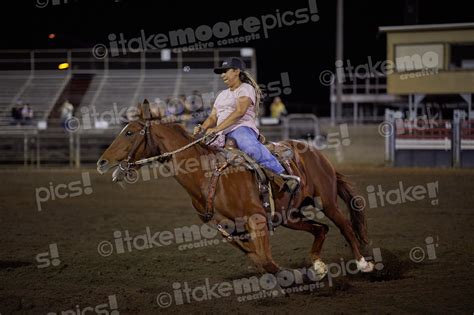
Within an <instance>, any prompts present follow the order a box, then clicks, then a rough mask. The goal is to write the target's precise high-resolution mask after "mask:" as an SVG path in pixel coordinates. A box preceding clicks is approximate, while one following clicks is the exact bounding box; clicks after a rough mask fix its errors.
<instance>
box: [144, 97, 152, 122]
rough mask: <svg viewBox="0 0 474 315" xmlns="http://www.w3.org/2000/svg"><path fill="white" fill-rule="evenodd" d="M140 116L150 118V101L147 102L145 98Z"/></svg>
mask: <svg viewBox="0 0 474 315" xmlns="http://www.w3.org/2000/svg"><path fill="white" fill-rule="evenodd" d="M142 117H143V119H150V118H151V113H150V103H149V102H148V100H147V99H145V100H144V101H143V104H142Z"/></svg>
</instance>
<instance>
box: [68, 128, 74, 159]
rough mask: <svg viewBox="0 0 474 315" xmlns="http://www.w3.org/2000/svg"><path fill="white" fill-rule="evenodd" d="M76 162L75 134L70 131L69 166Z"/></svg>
mask: <svg viewBox="0 0 474 315" xmlns="http://www.w3.org/2000/svg"><path fill="white" fill-rule="evenodd" d="M73 164H74V134H73V133H72V132H69V166H72V165H73Z"/></svg>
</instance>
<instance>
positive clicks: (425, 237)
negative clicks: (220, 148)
mask: <svg viewBox="0 0 474 315" xmlns="http://www.w3.org/2000/svg"><path fill="white" fill-rule="evenodd" d="M340 171H342V172H343V173H345V174H347V175H349V177H350V179H351V180H352V181H353V182H355V183H356V185H357V188H358V190H359V191H360V195H361V196H363V197H364V198H365V199H366V200H367V202H368V205H369V206H368V207H367V209H366V211H367V212H366V213H367V218H368V228H369V237H370V240H371V244H370V246H369V247H368V248H367V250H366V253H365V254H366V255H371V256H373V257H375V258H376V259H377V261H378V262H381V263H383V265H384V268H383V269H382V270H381V271H378V272H377V273H376V274H374V275H371V276H362V275H360V274H353V273H354V272H351V271H350V267H351V266H352V267H353V264H351V259H352V258H353V257H352V255H351V252H350V250H349V248H348V247H347V245H346V243H345V241H344V239H343V237H342V235H341V234H340V233H339V230H338V229H337V228H336V227H335V226H334V225H333V224H332V223H329V222H328V221H327V219H326V218H322V219H321V222H325V223H327V224H329V225H330V232H329V234H328V238H327V241H326V242H325V244H324V247H323V252H322V255H323V256H322V257H323V259H324V261H325V262H326V263H327V264H329V265H330V266H331V268H330V273H331V275H328V277H327V278H326V279H325V280H323V281H322V282H321V283H320V287H319V288H314V287H313V288H312V289H313V290H312V291H310V289H309V288H308V287H307V288H306V289H305V288H304V287H303V288H302V290H303V292H298V293H290V294H289V295H286V296H282V295H279V296H276V297H264V295H263V294H264V293H263V292H251V294H244V293H245V292H244V293H242V292H238V290H237V289H236V288H235V283H236V282H235V281H240V280H242V279H243V278H247V279H248V278H251V277H253V276H257V277H260V276H259V275H258V274H256V273H255V270H254V268H253V267H252V265H251V262H250V261H249V260H248V259H247V258H246V257H245V256H244V255H243V254H242V253H241V252H240V251H238V250H237V249H235V248H234V247H232V246H230V245H229V244H225V243H224V242H222V241H220V240H221V239H220V238H219V237H216V240H219V241H215V243H217V244H214V243H212V244H209V243H210V242H211V240H207V239H206V241H207V243H202V242H197V241H196V242H194V241H193V242H184V243H183V242H179V241H177V239H176V240H171V241H169V240H170V238H171V237H172V236H173V235H172V234H173V233H175V231H176V229H180V228H182V227H189V226H192V225H194V224H196V225H198V226H201V223H200V220H199V218H198V217H197V215H196V214H195V212H194V210H193V209H192V207H191V203H190V199H189V198H188V196H187V194H186V192H185V191H184V190H183V189H182V188H181V187H180V186H179V185H178V183H177V182H176V181H175V180H173V179H172V178H160V179H151V180H148V181H140V182H138V183H136V184H133V185H128V186H127V188H126V190H122V189H121V188H120V187H119V186H117V185H116V184H112V183H111V177H110V174H107V175H103V176H99V175H98V174H97V173H96V171H95V170H94V169H92V168H91V169H82V170H77V171H76V170H65V169H62V170H16V171H11V170H0V176H1V178H2V181H1V185H0V194H1V198H0V207H1V210H0V223H1V227H2V228H1V229H0V243H1V257H0V277H1V281H0V301H1V302H0V313H1V314H2V315H5V314H23V313H25V314H48V313H52V314H91V313H94V312H96V313H103V314H117V312H116V311H118V312H120V313H121V314H155V313H164V314H167V313H168V314H177V313H183V314H186V313H210V312H213V313H227V314H233V313H242V314H244V313H251V312H256V313H267V312H268V313H283V314H285V313H296V314H303V313H304V314H306V313H308V314H309V313H312V314H314V313H341V314H342V313H346V314H349V313H350V314H352V313H376V314H405V313H443V314H447V313H460V314H472V313H473V312H474V288H473V284H472V282H473V280H474V272H473V268H474V236H473V230H474V210H473V204H474V170H432V169H390V168H383V167H348V166H345V167H343V168H340ZM84 174H86V175H85V177H84ZM87 174H88V175H87ZM87 176H89V177H87ZM88 178H89V179H90V185H89V184H88V183H87V179H88ZM84 181H85V182H84ZM400 182H401V184H402V185H403V187H404V188H403V190H405V189H407V187H408V188H410V187H411V190H408V192H406V191H405V192H401V193H400ZM50 183H51V184H50ZM436 183H437V184H436ZM60 184H65V185H67V186H61V189H59V190H58V191H59V192H60V193H61V194H65V193H66V194H69V197H67V198H63V199H61V198H59V197H56V198H55V200H53V199H52V196H51V190H50V185H51V186H52V187H53V188H55V187H59V186H58V185H60ZM378 185H380V187H379V186H378ZM436 185H438V186H437V189H436V190H433V187H435V186H436ZM414 186H422V187H424V188H423V189H421V188H419V187H418V188H416V187H414ZM372 188H374V189H375V192H377V191H379V190H382V191H383V192H384V193H385V197H383V198H385V199H383V198H382V199H380V198H379V195H377V197H375V195H374V193H372V194H371V189H372ZM53 190H54V189H53ZM47 191H49V192H47ZM397 191H398V192H399V193H400V194H401V195H404V194H405V193H407V194H411V195H409V196H408V198H407V196H406V195H404V196H401V197H400V194H398V193H397ZM423 191H424V194H423V193H422V192H423ZM37 194H39V195H38V196H39V197H40V199H41V198H43V199H45V198H46V197H47V195H48V194H49V195H50V196H49V197H50V199H49V200H48V201H44V202H42V203H39V207H41V211H38V203H37V198H36V196H37ZM397 194H398V195H397ZM53 195H54V193H53ZM74 195H78V196H74ZM389 195H390V196H389ZM414 195H416V196H415V197H413V196H414ZM397 196H398V197H400V199H398V197H397ZM417 199H418V200H417ZM40 201H41V200H40ZM382 202H383V203H384V204H383V205H382ZM147 230H148V231H149V233H151V234H154V233H156V232H160V233H162V234H161V235H162V236H163V234H164V235H165V236H166V235H167V236H168V241H169V242H166V240H165V241H163V242H162V245H163V246H160V247H158V246H153V247H152V248H145V247H144V246H143V245H144V243H143V242H144V241H143V239H142V240H138V238H139V236H140V235H145V234H147ZM166 231H168V232H167V233H164V232H166ZM127 233H128V235H129V236H130V237H131V238H134V241H133V244H132V245H133V246H132V247H127V244H125V243H124V241H123V240H124V239H125V238H124V237H126V235H127ZM170 235H171V236H170ZM120 237H122V241H121V242H122V243H120V244H122V245H123V246H122V247H120V246H119V244H118V241H117V239H118V238H120ZM135 241H136V243H135ZM311 242H312V237H311V236H310V235H308V234H306V233H304V232H296V231H291V230H287V229H285V228H277V229H276V231H275V233H274V235H273V236H272V237H271V243H272V248H273V256H274V259H275V260H276V261H277V262H278V263H279V264H280V265H282V266H285V267H291V268H299V267H302V266H307V265H308V263H309V257H308V252H309V248H310V245H311ZM165 243H166V244H165ZM168 243H170V244H168ZM128 244H130V242H129V243H128ZM183 244H184V245H186V247H191V246H195V247H197V246H198V245H203V244H204V245H206V246H200V247H197V248H192V249H190V248H186V249H183ZM110 246H112V248H111V247H110ZM119 252H120V253H119ZM107 255H108V256H107ZM341 266H344V267H347V270H346V269H345V268H343V267H341ZM217 284H219V285H220V287H219V288H221V289H222V288H225V287H226V288H227V289H228V290H227V291H225V292H224V293H225V294H222V295H219V294H209V292H207V295H206V292H205V293H202V291H203V290H204V289H202V288H204V287H206V285H207V287H206V289H205V290H209V289H208V287H212V286H214V285H217ZM233 286H234V287H233ZM186 288H188V289H189V290H188V291H187V292H188V293H189V292H192V293H191V294H190V295H189V294H188V295H189V296H190V298H189V300H188V298H187V295H186V292H185V289H186ZM200 288H201V289H202V290H201V289H200ZM223 291H224V290H223ZM214 293H215V292H214ZM160 304H161V305H160ZM114 311H115V312H114Z"/></svg>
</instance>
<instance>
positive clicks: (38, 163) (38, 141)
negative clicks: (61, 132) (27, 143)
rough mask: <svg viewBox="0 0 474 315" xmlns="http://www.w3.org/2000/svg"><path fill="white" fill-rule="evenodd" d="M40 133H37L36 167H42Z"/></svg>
mask: <svg viewBox="0 0 474 315" xmlns="http://www.w3.org/2000/svg"><path fill="white" fill-rule="evenodd" d="M40 164H41V161H40V134H39V132H38V133H37V134H36V168H40Z"/></svg>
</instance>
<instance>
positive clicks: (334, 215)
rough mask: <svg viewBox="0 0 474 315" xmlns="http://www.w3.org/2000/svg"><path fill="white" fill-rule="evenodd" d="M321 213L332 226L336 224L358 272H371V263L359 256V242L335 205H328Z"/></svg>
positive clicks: (349, 224)
mask: <svg viewBox="0 0 474 315" xmlns="http://www.w3.org/2000/svg"><path fill="white" fill-rule="evenodd" d="M323 212H324V214H325V215H326V216H327V217H328V218H329V219H330V220H331V221H332V222H334V224H336V226H337V227H338V228H339V230H340V231H341V233H342V235H343V236H344V238H345V239H346V241H347V242H348V243H349V245H350V246H351V248H352V252H353V253H354V256H355V259H356V264H357V267H358V268H359V270H361V271H363V272H368V271H371V270H372V269H373V264H372V263H371V262H366V261H365V259H364V256H362V255H361V253H360V250H359V241H358V240H357V238H356V236H355V233H354V230H353V229H352V225H351V223H350V221H349V220H347V219H346V217H345V216H344V215H343V214H342V212H341V211H340V210H339V208H338V207H337V205H335V204H334V205H329V206H327V207H325V208H324V209H323Z"/></svg>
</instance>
